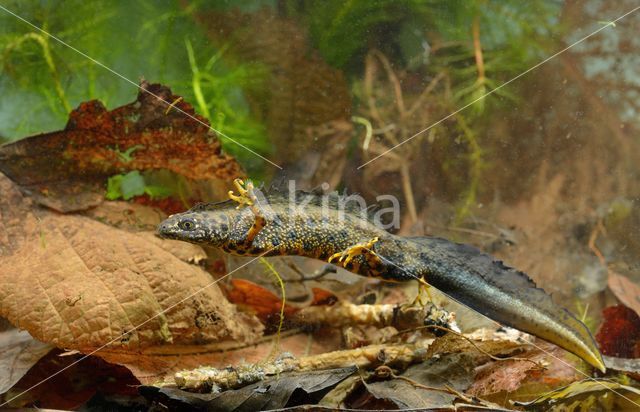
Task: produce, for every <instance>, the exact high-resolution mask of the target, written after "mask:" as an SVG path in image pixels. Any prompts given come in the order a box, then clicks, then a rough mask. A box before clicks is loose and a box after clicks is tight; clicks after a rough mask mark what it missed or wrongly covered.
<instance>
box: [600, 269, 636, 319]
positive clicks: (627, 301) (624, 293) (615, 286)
mask: <svg viewBox="0 0 640 412" xmlns="http://www.w3.org/2000/svg"><path fill="white" fill-rule="evenodd" d="M608 284H609V289H611V292H613V294H614V295H616V297H617V298H618V300H620V302H622V303H623V304H624V305H625V306H627V307H628V308H631V309H633V310H634V311H635V312H636V314H638V315H640V286H638V285H637V284H636V283H634V282H632V281H631V280H630V279H629V278H628V277H626V276H622V275H619V274H617V273H615V272H614V271H613V270H609V281H608Z"/></svg>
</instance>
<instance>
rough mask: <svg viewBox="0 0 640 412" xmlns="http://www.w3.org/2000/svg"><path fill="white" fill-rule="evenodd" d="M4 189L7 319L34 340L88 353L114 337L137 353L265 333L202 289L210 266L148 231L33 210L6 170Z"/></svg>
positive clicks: (3, 303) (1, 290) (2, 276)
mask: <svg viewBox="0 0 640 412" xmlns="http://www.w3.org/2000/svg"><path fill="white" fill-rule="evenodd" d="M0 191H1V192H2V193H3V194H5V195H4V196H2V198H0V233H2V235H1V236H2V237H0V256H1V259H0V316H4V317H6V318H7V319H8V320H9V321H10V322H11V323H13V324H14V325H16V326H18V327H20V328H22V329H26V330H28V331H29V333H31V334H32V335H33V336H34V337H36V338H37V339H39V340H41V341H43V342H48V343H52V344H54V345H56V346H58V347H63V348H69V349H77V350H80V351H83V352H86V351H90V350H92V349H95V348H99V347H101V346H102V345H104V344H107V343H109V342H111V341H112V340H115V341H114V342H113V343H112V345H110V347H109V349H110V350H111V351H114V350H122V351H123V352H130V351H132V350H137V349H141V348H145V347H149V346H154V345H161V344H167V343H174V344H192V343H206V342H217V341H223V340H234V341H240V342H242V341H249V340H251V339H252V338H254V337H256V335H259V334H260V331H261V327H260V326H259V323H258V322H257V321H256V320H255V319H254V318H252V317H249V316H246V315H243V314H240V313H238V312H237V311H236V309H235V307H234V306H233V305H231V304H229V303H228V302H227V301H226V299H224V296H223V295H222V294H221V292H220V290H219V289H218V287H217V285H212V286H209V287H206V288H204V287H205V286H207V285H210V284H211V283H212V279H211V277H210V275H209V274H208V273H207V272H205V271H204V270H203V269H201V268H200V267H198V266H195V265H192V264H189V263H187V262H185V261H184V260H181V259H180V258H179V257H177V256H176V255H174V254H172V253H171V252H170V250H171V248H169V247H168V246H166V245H165V246H164V247H160V246H158V244H157V242H154V241H151V240H150V239H149V235H148V234H145V233H133V232H128V231H125V230H119V229H116V228H113V227H111V226H108V225H106V224H104V223H100V222H97V221H94V220H92V219H90V218H88V217H84V216H78V215H60V214H56V213H53V212H49V211H47V210H45V209H41V208H35V207H34V208H33V209H31V207H32V205H31V202H30V200H29V199H28V198H23V197H22V195H21V193H20V191H19V190H18V188H17V187H16V186H15V185H14V184H13V183H12V182H11V181H10V180H9V179H7V178H6V177H4V176H1V175H0ZM183 257H185V256H183ZM202 288H204V289H202ZM200 289H202V290H201V291H200V292H199V293H198V294H197V295H194V296H191V297H190V295H191V294H194V293H195V292H198V291H199V290H200ZM183 299H186V300H185V301H184V302H182V303H179V302H180V301H182V300H183ZM174 305H175V306H174ZM165 311H166V312H165ZM145 322H146V323H145ZM139 325H142V326H140V327H139V328H138V329H136V330H135V331H133V332H131V333H130V334H127V335H126V336H122V335H123V334H124V333H125V332H129V331H132V330H133V329H134V328H135V327H137V326H139Z"/></svg>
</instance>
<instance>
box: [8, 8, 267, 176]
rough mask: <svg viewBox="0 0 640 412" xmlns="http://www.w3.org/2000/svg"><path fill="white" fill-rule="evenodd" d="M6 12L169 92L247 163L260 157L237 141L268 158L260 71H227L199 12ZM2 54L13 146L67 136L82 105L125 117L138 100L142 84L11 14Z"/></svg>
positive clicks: (246, 68) (244, 67)
mask: <svg viewBox="0 0 640 412" xmlns="http://www.w3.org/2000/svg"><path fill="white" fill-rule="evenodd" d="M3 5H4V6H5V7H7V9H9V10H11V11H12V12H14V13H16V14H17V15H19V16H21V17H23V18H25V19H26V20H28V21H30V22H32V23H33V24H34V25H36V26H38V27H41V28H42V29H43V30H45V31H47V32H49V33H51V34H52V35H55V36H56V37H58V38H59V39H61V40H62V41H64V42H66V43H67V44H69V45H70V46H72V47H74V48H76V49H77V50H79V51H80V52H82V53H84V54H86V55H87V56H89V57H90V58H92V59H95V60H96V61H98V62H100V63H102V64H104V65H105V66H107V67H109V68H110V69H112V70H113V71H115V72H116V73H118V74H120V75H122V76H123V77H125V78H127V79H129V80H131V81H132V82H134V83H137V82H138V81H139V80H140V79H141V78H145V79H147V80H148V81H150V82H154V83H155V82H159V83H164V84H168V85H170V86H171V87H172V89H173V90H174V92H175V93H176V94H178V95H180V96H183V98H184V100H185V101H188V102H192V103H194V104H195V106H196V111H197V112H199V113H200V114H202V115H204V116H205V117H207V118H208V119H209V120H210V123H211V126H212V127H213V128H214V129H216V130H219V131H221V132H222V133H223V134H224V135H226V136H228V138H227V137H225V136H222V135H221V136H220V137H221V140H222V143H223V147H224V149H226V150H228V151H230V152H233V153H234V154H236V155H238V156H239V157H240V158H241V160H242V159H244V158H247V157H248V156H252V157H253V155H252V154H246V152H245V151H244V150H242V149H240V150H238V146H237V145H235V144H234V143H233V142H232V140H233V141H237V142H239V143H241V144H243V145H245V146H247V147H249V148H251V149H252V150H254V151H256V152H259V153H260V152H261V153H265V152H267V151H268V149H269V142H268V141H266V139H265V137H264V136H265V134H264V127H263V125H262V124H261V123H260V122H259V121H258V120H256V119H255V118H254V117H253V115H252V112H251V111H250V108H249V104H248V102H247V101H246V99H245V98H244V91H243V90H244V89H245V88H250V87H254V85H255V84H256V82H257V81H259V70H258V69H256V68H255V67H254V66H251V65H239V66H233V67H228V66H226V65H225V64H224V62H223V60H224V50H219V49H217V48H215V47H214V46H212V45H211V43H210V42H209V41H207V38H206V35H205V33H203V32H202V30H201V28H200V27H199V26H198V25H197V24H195V22H194V20H193V19H192V13H193V11H194V10H195V9H196V8H197V7H199V5H200V2H194V3H192V4H191V5H189V6H188V7H185V8H181V7H180V5H178V4H174V3H166V2H165V3H157V2H152V1H140V2H133V3H132V2H125V1H123V0H118V1H113V2H109V3H100V4H98V5H88V4H85V2H82V1H79V0H70V1H67V2H63V3H60V4H53V3H49V2H36V3H24V2H8V3H5V4H3ZM71 15H73V16H74V18H73V19H69V18H68V16H71ZM132 39H133V41H132ZM177 39H185V40H183V41H180V40H177ZM185 42H186V44H187V47H185ZM0 45H1V46H0V73H1V74H2V76H0V91H1V92H2V94H3V96H4V97H5V98H4V99H3V101H2V102H1V103H0V105H1V106H0V135H2V136H5V137H6V138H8V140H15V139H18V138H21V137H24V136H25V135H29V134H34V133H38V132H42V131H46V130H56V129H61V128H63V127H64V125H65V123H66V122H67V119H68V115H69V112H70V111H71V110H72V109H73V108H74V107H76V106H77V105H78V104H79V103H81V102H83V101H87V100H89V99H99V100H100V101H102V103H103V104H105V106H107V107H116V106H118V105H121V104H124V103H126V102H128V101H130V100H131V97H132V95H135V93H137V90H136V89H135V87H134V85H133V84H131V83H129V82H127V81H125V80H123V79H122V78H120V77H119V76H118V75H116V74H114V73H112V72H109V71H108V70H106V69H104V68H103V67H100V66H99V65H97V64H96V63H95V62H92V61H91V60H90V59H88V58H87V57H85V56H82V55H81V54H79V53H78V52H76V51H74V50H72V49H71V48H69V47H66V46H64V45H62V44H60V43H59V42H57V41H56V40H54V39H52V38H51V37H49V36H47V35H46V34H44V33H42V32H40V31H38V30H37V29H35V28H34V27H31V26H29V25H27V24H26V23H24V22H22V21H20V20H19V19H17V18H16V17H14V16H12V15H10V14H7V13H6V12H4V11H0ZM196 86H197V87H196ZM8 102H11V103H8ZM248 163H249V166H250V169H251V168H252V167H253V169H254V170H255V169H256V168H258V169H259V168H260V166H261V165H260V164H259V163H256V162H255V161H254V160H253V159H251V161H250V162H248Z"/></svg>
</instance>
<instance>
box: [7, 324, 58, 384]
mask: <svg viewBox="0 0 640 412" xmlns="http://www.w3.org/2000/svg"><path fill="white" fill-rule="evenodd" d="M51 349H53V346H51V345H49V344H46V343H42V342H39V341H37V340H35V339H33V337H31V335H29V333H28V332H27V331H24V330H18V329H9V330H6V331H3V332H0V370H2V371H4V373H3V374H1V375H0V393H5V392H6V391H8V390H9V388H11V387H12V386H13V385H14V384H15V383H16V382H18V380H20V378H22V377H23V376H24V374H25V373H27V372H28V371H29V368H31V367H32V366H33V365H34V364H35V363H36V362H38V360H39V359H40V358H41V357H43V356H44V355H46V354H47V353H48V352H49V351H50V350H51Z"/></svg>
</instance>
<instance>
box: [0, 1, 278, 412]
mask: <svg viewBox="0 0 640 412" xmlns="http://www.w3.org/2000/svg"><path fill="white" fill-rule="evenodd" d="M0 7H1V6H0ZM271 250H273V249H269V250H267V251H266V252H264V253H262V254H261V255H259V256H256V257H255V258H253V259H251V260H250V261H248V262H247V263H245V264H244V265H242V266H239V267H237V268H235V269H233V270H232V271H231V272H229V273H227V274H226V275H224V276H222V277H221V278H219V279H216V280H214V281H213V282H211V283H209V284H208V285H206V286H203V287H202V288H200V289H198V290H196V291H195V292H193V293H192V294H190V295H189V296H187V297H186V298H184V299H182V300H180V301H178V302H177V303H174V304H173V305H171V306H169V307H168V308H166V309H163V310H162V311H161V312H158V313H156V314H155V315H153V316H152V317H150V318H149V319H147V320H145V321H144V322H142V323H141V324H139V325H137V326H136V327H134V328H133V329H131V330H129V331H127V332H125V333H123V334H122V335H120V336H118V337H116V338H115V339H112V340H110V341H109V342H107V343H105V344H104V345H102V346H100V347H99V348H98V349H95V350H94V351H92V352H90V353H88V354H86V355H84V356H83V357H81V358H80V359H78V360H77V361H75V362H73V363H72V364H70V365H67V366H65V367H64V368H62V369H60V370H59V371H57V372H55V373H53V374H51V375H49V376H48V377H46V378H44V379H43V380H41V381H40V382H38V383H36V384H34V385H33V386H31V387H29V388H28V389H25V390H24V391H22V392H20V393H19V394H17V395H15V396H14V397H12V398H11V399H8V400H6V401H5V402H4V403H3V404H0V407H3V406H5V405H7V404H8V403H9V402H11V401H13V400H14V399H16V398H19V397H21V396H22V395H24V394H25V393H27V392H29V391H30V390H31V389H33V388H35V387H36V386H39V385H41V384H43V383H45V382H46V381H48V380H49V379H51V378H53V377H54V376H56V375H58V374H60V373H62V372H64V371H66V370H67V369H69V368H71V367H72V366H75V365H76V364H78V363H80V362H82V361H83V360H85V359H87V358H88V357H89V356H91V355H93V354H95V353H96V352H98V351H100V350H102V349H104V348H106V347H107V346H109V345H111V344H112V343H114V342H116V341H118V340H120V339H122V338H123V337H124V336H126V335H128V334H130V333H131V332H133V331H135V330H137V329H138V328H140V327H141V326H143V325H145V324H147V323H149V322H150V321H152V320H153V319H155V318H157V317H158V316H160V315H162V314H164V313H166V312H168V311H169V310H171V309H173V308H175V307H176V306H178V305H180V304H181V303H184V302H185V301H187V300H189V299H191V298H192V297H194V296H195V295H197V294H199V293H200V292H202V291H203V290H205V289H207V288H208V287H211V286H213V285H215V284H216V283H218V282H220V281H221V280H223V279H224V278H226V277H227V276H229V275H231V274H232V273H234V272H236V271H238V270H240V269H242V268H243V267H245V266H247V265H249V264H251V263H253V262H255V261H256V260H258V259H260V258H261V257H263V256H264V255H266V254H267V253H269V252H270V251H271Z"/></svg>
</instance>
